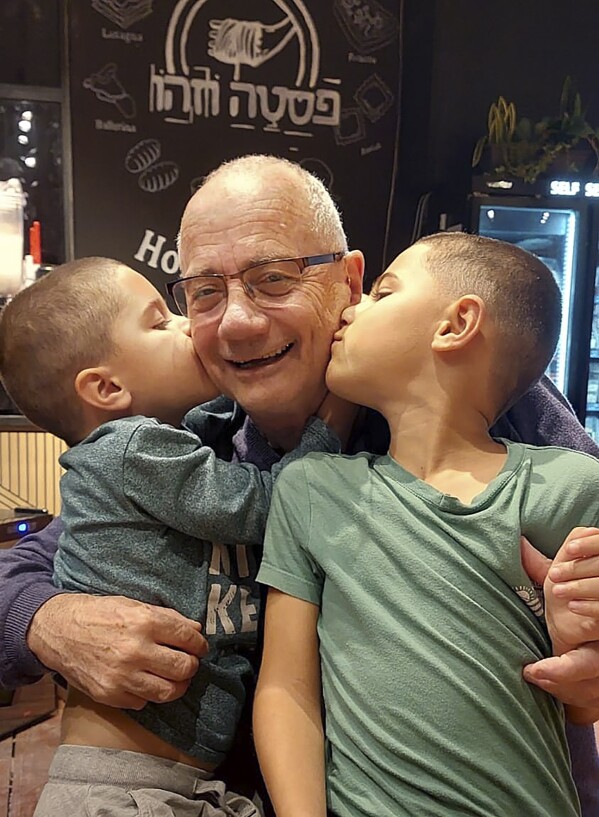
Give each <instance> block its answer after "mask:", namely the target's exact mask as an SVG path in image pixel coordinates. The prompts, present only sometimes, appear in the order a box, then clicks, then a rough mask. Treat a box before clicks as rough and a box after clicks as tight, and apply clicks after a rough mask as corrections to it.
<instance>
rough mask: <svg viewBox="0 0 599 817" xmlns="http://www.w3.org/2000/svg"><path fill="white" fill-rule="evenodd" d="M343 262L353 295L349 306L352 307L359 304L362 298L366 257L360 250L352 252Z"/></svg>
mask: <svg viewBox="0 0 599 817" xmlns="http://www.w3.org/2000/svg"><path fill="white" fill-rule="evenodd" d="M343 260H344V261H345V272H346V274H347V284H348V286H349V289H350V293H351V297H350V302H349V305H350V306H352V305H353V304H359V303H360V299H361V298H362V283H363V280H364V255H363V253H361V252H360V250H350V252H348V253H347V255H346V256H345V257H344V259H343Z"/></svg>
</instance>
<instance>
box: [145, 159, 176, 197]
mask: <svg viewBox="0 0 599 817" xmlns="http://www.w3.org/2000/svg"><path fill="white" fill-rule="evenodd" d="M178 178H179V166H178V165H177V164H175V162H158V164H157V165H152V167H149V168H147V170H144V171H143V173H142V174H141V176H140V177H139V179H138V183H139V186H140V187H141V189H142V190H145V191H146V193H160V192H162V191H163V190H166V189H167V187H170V186H171V185H172V184H174V183H175V182H176V181H177V179H178Z"/></svg>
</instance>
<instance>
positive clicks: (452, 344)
mask: <svg viewBox="0 0 599 817" xmlns="http://www.w3.org/2000/svg"><path fill="white" fill-rule="evenodd" d="M486 311H487V310H486V307H485V302H484V301H483V300H482V298H479V297H478V295H463V296H462V297H461V298H458V300H457V301H454V302H453V303H452V304H451V305H450V306H449V307H448V308H447V310H446V312H445V315H444V317H443V319H442V320H441V321H440V322H439V325H438V327H437V329H436V331H435V334H434V336H433V340H432V343H431V348H432V350H433V351H434V352H449V351H453V350H456V349H463V348H464V347H465V346H467V345H468V344H469V343H470V342H471V341H472V340H473V339H474V338H475V337H476V336H477V335H478V334H480V331H481V329H482V325H483V322H484V319H485V316H486Z"/></svg>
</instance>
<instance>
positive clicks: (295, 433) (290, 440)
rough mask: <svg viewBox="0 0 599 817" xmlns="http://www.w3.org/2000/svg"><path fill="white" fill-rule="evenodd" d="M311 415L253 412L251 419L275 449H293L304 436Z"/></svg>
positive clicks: (285, 450)
mask: <svg viewBox="0 0 599 817" xmlns="http://www.w3.org/2000/svg"><path fill="white" fill-rule="evenodd" d="M309 417H310V415H309V414H308V415H305V414H302V415H297V414H296V415H286V416H285V417H281V415H280V413H279V414H276V413H275V414H271V413H264V414H255V413H254V414H252V415H251V419H252V422H253V423H254V425H255V426H256V428H257V429H258V431H259V432H260V433H261V434H262V436H263V437H264V438H265V439H266V440H267V441H268V444H269V445H270V446H271V448H274V449H275V451H284V452H287V451H291V450H293V449H294V448H296V447H297V446H298V444H299V441H300V440H301V438H302V433H303V431H304V427H305V425H306V423H307V422H308V419H309Z"/></svg>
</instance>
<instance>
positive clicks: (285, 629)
mask: <svg viewBox="0 0 599 817" xmlns="http://www.w3.org/2000/svg"><path fill="white" fill-rule="evenodd" d="M318 612H319V610H318V606H317V605H315V604H311V603H309V602H306V601H302V600H301V599H297V598H294V597H293V596H287V595H285V594H284V593H281V592H279V591H278V590H273V589H271V590H269V593H268V602H267V605H266V623H265V636H264V653H263V658H262V666H261V668H260V675H259V678H258V687H257V690H256V697H255V701H254V739H255V742H256V750H257V752H258V759H259V761H260V768H261V769H262V774H263V776H264V780H265V782H266V786H267V788H268V793H269V795H270V798H271V800H272V803H273V806H274V808H275V811H276V813H277V817H325V815H326V790H325V771H324V768H325V757H324V736H323V728H322V715H321V705H320V662H319V658H318V636H317V633H316V624H317V621H318Z"/></svg>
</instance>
